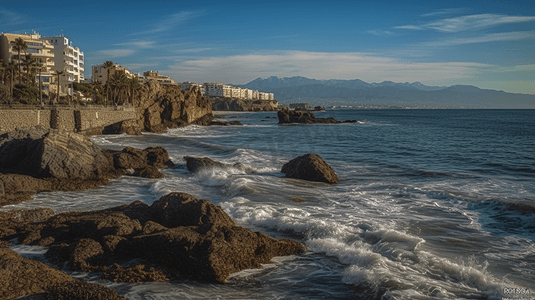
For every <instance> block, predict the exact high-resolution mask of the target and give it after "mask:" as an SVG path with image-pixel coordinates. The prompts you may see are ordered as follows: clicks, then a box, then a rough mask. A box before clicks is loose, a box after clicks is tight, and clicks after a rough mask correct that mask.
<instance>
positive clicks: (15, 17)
mask: <svg viewBox="0 0 535 300" xmlns="http://www.w3.org/2000/svg"><path fill="white" fill-rule="evenodd" d="M0 20H2V21H1V22H2V26H12V25H20V24H24V23H25V22H26V17H24V16H23V15H21V14H18V13H15V12H12V11H9V10H6V9H1V8H0Z"/></svg>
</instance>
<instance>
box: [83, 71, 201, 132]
mask: <svg viewBox="0 0 535 300" xmlns="http://www.w3.org/2000/svg"><path fill="white" fill-rule="evenodd" d="M129 101H131V104H132V105H133V106H134V107H135V108H136V111H137V115H138V119H137V120H127V121H122V122H119V123H116V124H112V125H110V126H107V127H105V128H103V130H102V131H100V132H101V133H104V134H114V133H127V134H140V131H149V132H156V133H161V132H165V131H166V130H167V129H168V128H177V127H181V126H186V125H190V124H198V125H208V124H210V122H211V121H212V104H211V102H210V100H208V98H205V97H204V96H203V95H202V93H201V91H200V90H199V89H198V88H192V89H190V90H189V91H182V90H180V87H178V86H174V85H162V84H159V83H157V82H147V83H145V84H143V85H141V86H139V87H137V88H136V89H135V90H133V91H132V96H131V99H130V100H129ZM100 132H99V133H100ZM93 134H94V133H93Z"/></svg>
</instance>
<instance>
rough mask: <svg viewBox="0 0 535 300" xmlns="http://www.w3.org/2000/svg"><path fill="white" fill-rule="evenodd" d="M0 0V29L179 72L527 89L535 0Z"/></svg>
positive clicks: (94, 58) (198, 76) (534, 62)
mask: <svg viewBox="0 0 535 300" xmlns="http://www.w3.org/2000/svg"><path fill="white" fill-rule="evenodd" d="M368 2H371V1H366V2H360V1H337V0H331V1H278V0H274V1H128V2H126V1H91V2H85V1H84V2H82V1H46V2H45V1H24V2H23V3H24V5H23V4H21V2H17V1H4V4H0V31H2V32H9V33H23V32H31V31H32V30H35V31H37V32H39V33H40V34H41V35H43V36H45V35H59V34H61V33H62V30H63V33H64V35H65V36H66V37H67V38H69V39H70V40H72V41H73V44H74V45H75V46H77V47H79V48H80V49H81V50H82V51H84V52H85V57H86V59H85V60H86V76H87V77H90V75H91V74H90V73H91V72H90V66H91V65H93V64H99V63H102V62H104V61H106V60H112V61H114V62H116V63H118V64H120V65H123V66H126V67H128V68H129V69H130V70H131V71H134V72H143V71H146V70H158V71H160V73H161V74H166V75H169V76H171V77H172V78H174V79H175V80H177V81H196V82H208V81H217V82H223V83H229V84H244V83H247V82H249V81H251V80H254V79H255V78H257V77H262V78H266V77H268V76H279V77H289V76H305V77H309V78H316V79H361V80H364V81H366V82H382V81H385V80H391V81H394V82H415V81H420V82H422V83H424V84H427V85H440V86H445V85H453V84H471V85H475V86H478V87H481V88H488V89H497V90H505V91H508V92H516V93H526V94H535V2H534V1H517V0H515V1H511V0H508V1H496V0H495V1H432V0H429V1H375V2H373V3H368Z"/></svg>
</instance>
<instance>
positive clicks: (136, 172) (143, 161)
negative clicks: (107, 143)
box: [106, 147, 174, 178]
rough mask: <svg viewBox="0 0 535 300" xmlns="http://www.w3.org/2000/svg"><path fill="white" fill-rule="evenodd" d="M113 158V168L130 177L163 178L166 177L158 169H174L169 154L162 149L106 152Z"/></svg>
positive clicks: (128, 149) (130, 149) (131, 149)
mask: <svg viewBox="0 0 535 300" xmlns="http://www.w3.org/2000/svg"><path fill="white" fill-rule="evenodd" d="M106 153H107V155H108V157H111V160H112V161H113V166H114V168H115V169H117V170H123V171H124V172H126V173H127V174H129V175H133V176H139V177H145V178H163V177H165V175H164V174H163V173H161V172H160V171H158V169H167V168H172V167H174V163H173V162H172V161H171V160H170V159H169V154H168V153H167V151H166V150H165V149H164V148H162V147H149V148H146V149H144V150H140V149H135V148H132V147H126V148H124V149H123V150H122V151H113V150H106Z"/></svg>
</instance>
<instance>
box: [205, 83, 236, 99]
mask: <svg viewBox="0 0 535 300" xmlns="http://www.w3.org/2000/svg"><path fill="white" fill-rule="evenodd" d="M203 86H204V90H205V93H204V94H205V95H206V96H210V97H232V87H231V86H230V85H226V84H222V83H219V82H207V83H204V84H203Z"/></svg>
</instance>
